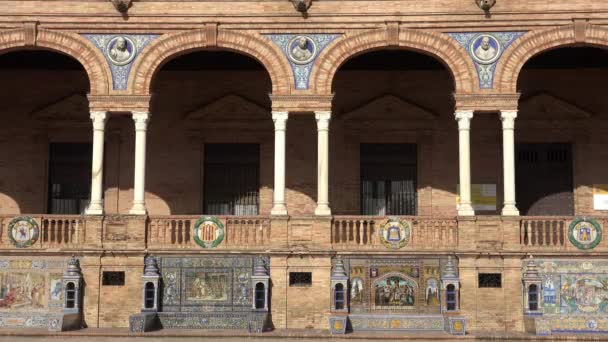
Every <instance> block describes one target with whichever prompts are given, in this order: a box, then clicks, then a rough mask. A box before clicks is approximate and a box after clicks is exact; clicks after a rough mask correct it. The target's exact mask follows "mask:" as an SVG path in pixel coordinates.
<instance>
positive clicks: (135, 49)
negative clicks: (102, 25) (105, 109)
mask: <svg viewBox="0 0 608 342" xmlns="http://www.w3.org/2000/svg"><path fill="white" fill-rule="evenodd" d="M83 37H85V38H86V39H88V40H89V41H90V42H91V43H93V44H94V45H95V46H96V47H97V48H98V49H99V51H101V53H102V54H103V56H104V57H105V59H106V61H107V62H108V65H109V66H110V70H111V71H112V84H113V88H114V90H126V89H127V82H128V80H129V73H130V72H131V67H132V66H133V63H134V62H135V60H136V59H137V56H138V55H139V54H140V53H141V51H142V50H143V49H144V48H145V47H146V46H147V45H148V44H150V42H152V41H153V40H154V39H156V38H158V37H159V35H157V34H124V35H120V34H83Z"/></svg>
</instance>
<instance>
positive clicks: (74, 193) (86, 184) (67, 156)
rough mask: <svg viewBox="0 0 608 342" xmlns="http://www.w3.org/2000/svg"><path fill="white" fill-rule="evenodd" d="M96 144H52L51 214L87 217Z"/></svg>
mask: <svg viewBox="0 0 608 342" xmlns="http://www.w3.org/2000/svg"><path fill="white" fill-rule="evenodd" d="M92 148H93V147H92V145H91V144H89V143H51V145H50V151H49V189H48V210H47V211H48V212H49V213H50V214H66V215H77V214H84V210H85V209H86V206H87V205H88V203H89V198H90V192H91V165H92V153H93V151H92Z"/></svg>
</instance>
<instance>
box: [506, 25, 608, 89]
mask: <svg viewBox="0 0 608 342" xmlns="http://www.w3.org/2000/svg"><path fill="white" fill-rule="evenodd" d="M573 45H581V46H583V45H586V46H598V47H603V48H608V29H607V28H603V27H600V26H593V25H586V26H585V27H581V29H580V30H579V34H578V35H577V33H576V30H575V27H574V24H572V25H567V26H560V27H557V28H552V29H548V30H542V31H532V32H529V33H527V34H525V35H524V36H522V37H521V38H520V39H518V40H517V41H515V43H513V45H512V46H511V47H510V48H509V49H508V50H507V51H505V54H504V55H503V56H502V57H501V59H500V61H499V62H498V64H497V65H496V77H495V85H496V87H495V88H497V90H498V91H500V92H501V93H511V94H514V93H516V92H517V80H518V78H519V74H520V72H521V69H522V68H523V67H524V65H525V64H526V63H527V62H528V61H529V60H530V59H531V58H532V57H534V56H536V55H538V54H540V53H543V52H546V51H549V50H552V49H558V48H562V47H566V46H573Z"/></svg>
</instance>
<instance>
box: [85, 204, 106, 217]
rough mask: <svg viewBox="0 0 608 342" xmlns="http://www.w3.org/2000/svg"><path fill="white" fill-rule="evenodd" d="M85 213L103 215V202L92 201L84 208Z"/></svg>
mask: <svg viewBox="0 0 608 342" xmlns="http://www.w3.org/2000/svg"><path fill="white" fill-rule="evenodd" d="M84 214H85V215H103V203H90V204H89V206H88V207H87V208H86V209H85V210H84Z"/></svg>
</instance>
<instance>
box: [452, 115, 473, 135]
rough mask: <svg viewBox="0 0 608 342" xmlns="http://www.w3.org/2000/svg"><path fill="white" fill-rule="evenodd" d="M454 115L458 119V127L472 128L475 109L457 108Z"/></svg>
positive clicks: (460, 128)
mask: <svg viewBox="0 0 608 342" xmlns="http://www.w3.org/2000/svg"><path fill="white" fill-rule="evenodd" d="M454 117H455V118H456V121H458V129H459V130H463V129H466V130H468V129H470V128H471V119H473V111H472V110H457V111H456V113H454Z"/></svg>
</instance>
